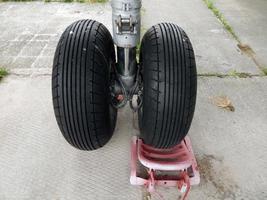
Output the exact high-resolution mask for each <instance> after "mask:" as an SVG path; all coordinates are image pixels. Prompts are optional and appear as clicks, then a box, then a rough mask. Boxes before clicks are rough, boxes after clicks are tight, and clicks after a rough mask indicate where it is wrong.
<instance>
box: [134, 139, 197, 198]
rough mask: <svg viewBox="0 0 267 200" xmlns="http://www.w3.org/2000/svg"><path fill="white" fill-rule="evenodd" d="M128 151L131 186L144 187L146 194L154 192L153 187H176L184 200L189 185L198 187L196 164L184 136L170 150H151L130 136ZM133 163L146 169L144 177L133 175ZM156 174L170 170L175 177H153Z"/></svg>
mask: <svg viewBox="0 0 267 200" xmlns="http://www.w3.org/2000/svg"><path fill="white" fill-rule="evenodd" d="M131 148H132V149H131V154H132V155H131V178H130V182H131V184H132V185H144V186H145V187H146V189H147V191H148V192H149V193H154V192H155V189H156V188H155V187H156V186H165V187H177V188H178V190H179V191H180V192H181V193H182V194H183V197H182V199H183V200H184V199H185V198H186V197H187V195H188V193H189V191H190V188H191V185H198V184H199V182H200V176H199V171H198V167H197V162H196V158H195V156H194V153H193V150H192V146H191V142H190V139H189V137H188V136H187V137H186V138H185V139H184V140H183V141H182V142H181V143H180V144H178V145H177V146H175V147H173V148H171V149H156V148H152V147H150V146H148V145H145V144H144V143H143V141H142V140H141V139H138V138H137V137H133V139H132V144H131ZM137 159H138V160H137ZM137 161H139V162H140V163H141V164H142V165H143V166H144V167H146V168H147V169H148V178H142V177H139V176H137ZM158 171H166V172H170V171H171V172H175V174H177V175H176V176H156V174H157V172H158Z"/></svg>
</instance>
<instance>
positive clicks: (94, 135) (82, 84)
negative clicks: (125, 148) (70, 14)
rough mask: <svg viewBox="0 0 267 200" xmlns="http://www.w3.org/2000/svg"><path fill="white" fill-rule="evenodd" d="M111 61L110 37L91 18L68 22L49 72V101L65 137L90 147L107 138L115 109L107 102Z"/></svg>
mask: <svg viewBox="0 0 267 200" xmlns="http://www.w3.org/2000/svg"><path fill="white" fill-rule="evenodd" d="M114 62H115V52H114V44H113V41H112V37H111V35H110V33H109V31H108V30H107V28H106V27H105V26H104V25H102V24H101V23H98V22H96V21H93V20H80V21H77V22H75V23H73V24H71V25H70V26H69V27H68V28H67V29H66V30H65V32H64V33H63V34H62V36H61V38H60V41H59V43H58V46H57V49H56V53H55V57H54V64H53V72H52V94H53V105H54V111H55V116H56V120H57V123H58V126H59V128H60V130H61V132H62V134H63V136H64V137H65V139H66V140H67V141H68V142H69V143H70V144H71V145H73V146H74V147H76V148H78V149H80V150H94V149H97V148H99V147H102V146H103V145H105V144H106V143H107V142H108V141H109V139H110V138H111V136H112V134H113V131H114V127H115V124H116V118H117V110H116V109H114V108H113V107H111V106H110V95H109V78H110V71H111V67H112V66H113V64H114Z"/></svg>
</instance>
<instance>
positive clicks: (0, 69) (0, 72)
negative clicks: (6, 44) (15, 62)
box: [0, 67, 8, 81]
mask: <svg viewBox="0 0 267 200" xmlns="http://www.w3.org/2000/svg"><path fill="white" fill-rule="evenodd" d="M7 75H8V71H7V70H6V69H5V68H3V67H0V81H1V80H2V78H4V77H5V76H7Z"/></svg>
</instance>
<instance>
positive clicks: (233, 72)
mask: <svg viewBox="0 0 267 200" xmlns="http://www.w3.org/2000/svg"><path fill="white" fill-rule="evenodd" d="M228 75H229V76H232V77H236V78H251V77H252V76H251V74H250V73H246V72H238V71H236V70H231V71H230V72H229V73H228Z"/></svg>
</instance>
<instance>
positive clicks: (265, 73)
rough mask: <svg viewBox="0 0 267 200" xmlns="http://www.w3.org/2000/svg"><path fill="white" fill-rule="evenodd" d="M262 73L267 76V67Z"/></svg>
mask: <svg viewBox="0 0 267 200" xmlns="http://www.w3.org/2000/svg"><path fill="white" fill-rule="evenodd" d="M262 72H263V73H264V75H266V76H267V67H264V68H262Z"/></svg>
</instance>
